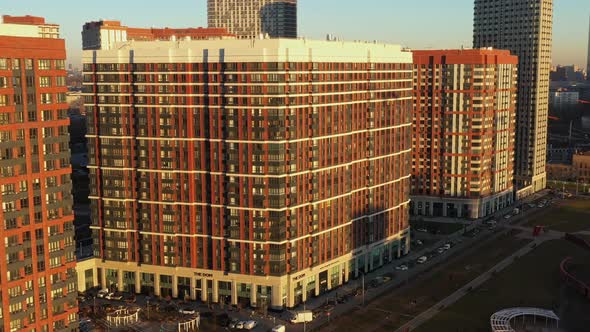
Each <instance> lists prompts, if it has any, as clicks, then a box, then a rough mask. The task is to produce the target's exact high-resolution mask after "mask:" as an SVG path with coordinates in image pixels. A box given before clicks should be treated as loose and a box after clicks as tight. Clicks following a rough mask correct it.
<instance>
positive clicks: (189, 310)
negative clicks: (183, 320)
mask: <svg viewBox="0 0 590 332" xmlns="http://www.w3.org/2000/svg"><path fill="white" fill-rule="evenodd" d="M178 312H180V313H181V314H183V315H194V314H195V313H196V311H195V309H192V308H182V309H179V310H178Z"/></svg>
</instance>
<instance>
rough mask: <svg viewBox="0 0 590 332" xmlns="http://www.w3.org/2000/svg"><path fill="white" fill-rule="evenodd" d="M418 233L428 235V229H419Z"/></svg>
mask: <svg viewBox="0 0 590 332" xmlns="http://www.w3.org/2000/svg"><path fill="white" fill-rule="evenodd" d="M416 232H422V233H428V230H427V229H426V228H418V229H417V230H416Z"/></svg>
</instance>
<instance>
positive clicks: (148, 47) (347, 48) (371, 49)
mask: <svg viewBox="0 0 590 332" xmlns="http://www.w3.org/2000/svg"><path fill="white" fill-rule="evenodd" d="M131 50H133V61H134V62H137V63H150V62H154V60H155V59H156V58H158V57H159V58H164V59H166V61H171V59H172V58H174V60H175V61H186V62H193V61H194V62H202V61H210V62H249V61H250V62H260V61H266V62H278V61H291V62H308V61H318V62H358V61H360V62H367V60H370V61H371V62H374V63H411V62H412V53H411V52H409V51H406V50H404V49H402V47H401V46H400V45H394V44H382V43H374V42H358V41H355V42H347V41H323V40H308V39H253V40H247V39H220V40H179V41H159V40H158V41H128V42H121V43H117V44H115V45H114V47H113V48H112V49H109V50H99V51H85V52H84V55H83V61H84V62H87V63H88V62H92V61H93V58H94V54H95V53H94V52H97V53H96V55H97V56H98V58H100V59H99V60H100V61H99V62H103V61H104V63H108V62H109V61H110V62H111V63H112V61H114V60H113V59H112V58H117V59H118V60H119V61H128V59H129V57H130V51H131ZM109 58H111V59H109ZM181 58H184V59H181Z"/></svg>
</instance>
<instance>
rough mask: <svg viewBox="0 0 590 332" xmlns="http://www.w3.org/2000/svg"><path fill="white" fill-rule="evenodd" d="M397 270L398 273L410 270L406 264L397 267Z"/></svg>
mask: <svg viewBox="0 0 590 332" xmlns="http://www.w3.org/2000/svg"><path fill="white" fill-rule="evenodd" d="M395 269H396V270H398V271H407V270H408V266H407V265H406V264H402V265H398V266H396V267H395Z"/></svg>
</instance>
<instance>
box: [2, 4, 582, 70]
mask: <svg viewBox="0 0 590 332" xmlns="http://www.w3.org/2000/svg"><path fill="white" fill-rule="evenodd" d="M0 2H2V5H1V8H0V10H1V11H2V12H1V13H2V14H9V15H25V14H30V15H36V16H44V17H46V18H47V20H48V21H49V22H51V23H57V24H60V25H61V27H62V37H64V38H65V39H66V41H67V45H68V54H69V58H70V59H71V61H72V62H73V63H75V64H76V63H78V62H79V59H80V55H81V51H80V48H81V45H82V41H81V35H80V31H81V28H82V25H83V24H84V22H87V21H92V20H99V19H116V20H121V21H122V22H123V24H125V25H128V26H137V27H152V26H153V27H196V26H206V25H207V6H206V2H207V1H206V0H164V1H161V0H99V1H79V0H52V1H48V0H0ZM589 15H590V1H589V0H554V35H553V46H554V52H553V53H554V56H553V60H554V61H553V62H554V64H577V65H581V66H585V63H586V54H587V50H588V27H589ZM472 21H473V0H450V1H447V0H410V1H407V0H404V1H401V0H360V1H357V0H299V35H301V36H304V37H310V38H321V39H323V38H325V35H326V34H327V33H332V34H334V35H337V36H339V37H342V38H343V39H345V40H356V39H359V40H360V39H362V40H379V41H385V42H391V43H396V44H402V45H404V46H408V47H411V48H414V49H418V48H459V47H461V46H462V45H463V46H465V47H471V43H472V37H471V35H472Z"/></svg>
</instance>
